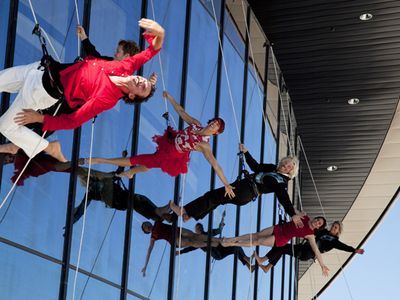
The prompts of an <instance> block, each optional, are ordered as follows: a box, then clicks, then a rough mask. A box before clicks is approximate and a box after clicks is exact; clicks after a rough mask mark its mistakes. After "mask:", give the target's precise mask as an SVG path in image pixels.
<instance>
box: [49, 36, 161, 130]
mask: <svg viewBox="0 0 400 300" xmlns="http://www.w3.org/2000/svg"><path fill="white" fill-rule="evenodd" d="M145 37H146V39H147V41H148V42H149V43H150V46H149V47H148V48H147V49H146V50H144V51H142V52H140V53H138V54H136V55H133V56H131V57H128V58H126V59H124V60H122V61H107V60H103V59H101V58H94V57H90V56H89V57H86V58H85V59H84V60H83V61H82V62H79V63H76V64H73V65H72V66H70V67H68V68H66V69H65V70H63V71H61V72H60V80H61V83H62V85H63V87H64V95H65V100H66V101H67V103H68V105H69V106H70V107H71V108H74V107H77V106H80V105H81V107H80V108H78V110H76V111H75V112H73V113H71V114H62V115H60V116H50V115H45V116H44V121H43V131H46V130H59V129H73V128H76V127H79V126H80V125H82V124H83V123H85V122H87V121H89V120H90V119H92V118H93V117H95V116H96V115H98V114H100V113H101V112H103V111H105V110H108V109H111V108H113V107H114V106H115V105H116V104H117V102H118V100H119V99H120V98H121V97H122V96H123V94H122V92H121V90H120V89H119V88H118V87H117V86H116V85H115V84H114V83H113V82H111V80H110V78H109V76H122V77H127V76H130V75H132V74H133V73H134V72H135V71H136V70H138V69H139V68H140V67H141V66H142V65H143V64H145V63H146V62H147V61H149V60H150V59H151V58H152V57H153V56H154V55H156V54H157V53H158V52H159V51H160V49H158V50H154V48H153V46H152V41H153V39H154V37H151V36H145Z"/></svg>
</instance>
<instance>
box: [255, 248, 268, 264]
mask: <svg viewBox="0 0 400 300" xmlns="http://www.w3.org/2000/svg"><path fill="white" fill-rule="evenodd" d="M253 256H254V257H255V259H256V261H257V263H258V264H259V265H262V264H263V262H264V261H266V260H267V259H268V257H267V256H264V257H260V256H259V255H258V254H257V251H254V252H253Z"/></svg>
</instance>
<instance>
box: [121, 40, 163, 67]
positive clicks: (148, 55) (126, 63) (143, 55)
mask: <svg viewBox="0 0 400 300" xmlns="http://www.w3.org/2000/svg"><path fill="white" fill-rule="evenodd" d="M144 38H145V39H146V41H147V42H148V43H149V44H150V45H149V47H147V49H146V50H144V51H142V52H140V53H138V54H136V55H133V56H131V57H128V58H126V59H124V60H123V61H120V62H118V63H119V64H120V65H121V66H122V67H123V68H124V69H125V70H126V72H127V73H128V74H133V73H134V72H135V71H137V70H138V69H139V68H140V67H141V66H142V65H144V64H145V63H146V62H148V61H149V60H150V59H152V58H153V56H155V55H156V54H157V53H158V52H160V50H161V48H160V49H158V50H154V48H153V40H154V36H151V35H148V34H145V35H144Z"/></svg>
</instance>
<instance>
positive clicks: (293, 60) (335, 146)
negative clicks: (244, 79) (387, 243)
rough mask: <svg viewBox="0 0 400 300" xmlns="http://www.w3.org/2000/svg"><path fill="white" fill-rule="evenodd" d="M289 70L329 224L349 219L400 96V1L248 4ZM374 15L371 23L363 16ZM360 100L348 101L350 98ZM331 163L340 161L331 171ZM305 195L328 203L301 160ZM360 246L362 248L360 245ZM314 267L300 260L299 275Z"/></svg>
mask: <svg viewBox="0 0 400 300" xmlns="http://www.w3.org/2000/svg"><path fill="white" fill-rule="evenodd" d="M248 2H249V4H250V6H251V8H252V10H253V12H254V14H255V16H256V17H257V19H258V22H259V23H260V24H261V26H262V28H263V30H264V32H265V34H266V36H267V38H268V40H269V41H270V42H271V45H272V47H273V50H274V53H275V55H276V58H277V62H278V63H279V66H280V69H281V70H282V73H283V77H284V81H285V84H286V88H287V90H288V92H289V95H290V99H291V102H292V105H293V109H294V112H295V117H296V121H297V126H298V128H297V130H298V133H299V135H300V137H301V140H302V143H303V145H304V148H305V151H306V154H307V157H308V161H309V163H310V166H311V170H312V172H313V177H314V179H315V182H316V185H317V187H318V192H319V194H320V197H321V200H322V205H323V208H324V211H325V213H326V215H327V217H328V218H329V220H328V221H333V220H336V219H338V220H342V219H343V218H344V216H345V215H346V214H348V212H349V209H350V208H351V206H352V205H353V203H354V201H355V199H356V198H357V196H358V194H359V192H360V190H361V189H362V187H363V185H364V183H365V180H366V178H367V176H368V175H369V173H370V171H371V168H372V166H373V164H374V162H375V160H376V158H377V155H378V153H379V151H380V149H381V146H382V143H383V141H384V139H385V137H386V134H387V132H388V129H389V127H390V124H391V121H392V119H393V117H394V114H395V110H396V106H397V103H398V101H399V95H400V1H384V0H353V1H348V0H341V1H339V0H330V1H325V0H308V1H282V0H270V1H256V0H249V1H248ZM366 12H368V13H371V14H372V15H373V18H372V19H371V20H369V21H362V20H360V18H359V16H360V15H361V14H362V13H366ZM354 97H356V98H359V99H360V103H359V104H357V105H349V104H348V103H347V101H348V99H350V98H354ZM329 165H336V166H338V170H337V171H336V172H327V170H326V168H327V167H328V166H329ZM301 174H302V200H303V205H304V209H305V210H306V211H307V212H308V213H309V214H311V215H317V214H321V208H320V205H319V201H318V199H317V195H316V192H315V189H314V185H313V183H312V181H311V176H310V175H309V173H308V170H307V166H306V164H305V162H304V161H302V170H301ZM354 246H357V245H354ZM307 268H308V264H307V263H304V264H301V268H300V273H301V274H302V273H303V272H304V271H305V270H307Z"/></svg>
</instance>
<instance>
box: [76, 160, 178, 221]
mask: <svg viewBox="0 0 400 300" xmlns="http://www.w3.org/2000/svg"><path fill="white" fill-rule="evenodd" d="M124 154H125V153H124ZM126 154H127V153H126ZM123 169H124V168H123V167H122V168H121V167H120V168H118V169H117V170H116V172H109V173H106V172H101V171H97V170H93V169H92V170H91V171H90V172H91V176H90V182H89V189H88V199H87V206H89V204H90V202H91V201H92V200H96V201H102V202H104V203H105V205H106V207H110V208H114V209H117V210H127V209H128V202H129V200H131V201H133V205H132V207H133V209H134V210H135V211H136V212H138V213H139V214H141V215H142V216H143V217H145V218H146V219H151V220H154V221H158V220H162V219H166V220H167V221H171V220H170V215H168V214H165V215H163V213H162V212H163V211H165V210H166V209H167V208H166V207H161V208H159V207H157V206H156V205H155V204H154V203H153V202H152V201H151V200H150V199H149V198H147V197H146V196H144V195H141V194H133V195H132V196H131V198H129V191H128V190H127V189H126V187H125V186H124V184H123V183H122V180H121V178H119V177H116V176H115V175H116V174H119V173H121V172H123ZM78 176H79V179H80V181H81V184H82V185H83V186H86V182H87V169H86V168H83V167H78ZM85 197H86V194H85V195H84V196H83V199H82V201H81V203H80V204H79V205H78V206H77V207H75V210H74V223H75V222H77V221H78V220H79V219H80V218H81V217H82V215H83V212H84V207H85ZM87 206H86V207H87Z"/></svg>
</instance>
